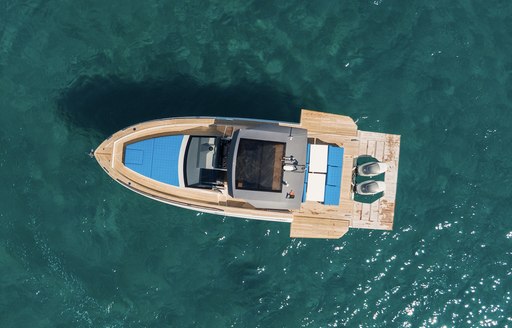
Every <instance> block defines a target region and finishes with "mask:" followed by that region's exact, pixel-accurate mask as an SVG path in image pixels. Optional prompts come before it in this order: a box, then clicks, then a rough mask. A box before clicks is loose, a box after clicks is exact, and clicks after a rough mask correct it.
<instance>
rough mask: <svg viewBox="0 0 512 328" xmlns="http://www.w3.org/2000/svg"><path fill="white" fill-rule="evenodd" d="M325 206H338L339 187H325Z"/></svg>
mask: <svg viewBox="0 0 512 328" xmlns="http://www.w3.org/2000/svg"><path fill="white" fill-rule="evenodd" d="M324 204H325V205H339V204H340V187H339V186H330V185H325V198H324Z"/></svg>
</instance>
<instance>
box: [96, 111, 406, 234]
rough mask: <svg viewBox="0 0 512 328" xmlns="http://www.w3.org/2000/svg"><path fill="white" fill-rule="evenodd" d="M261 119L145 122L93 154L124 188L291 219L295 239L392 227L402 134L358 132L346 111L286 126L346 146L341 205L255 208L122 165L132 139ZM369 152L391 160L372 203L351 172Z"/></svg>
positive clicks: (219, 129)
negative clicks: (359, 196)
mask: <svg viewBox="0 0 512 328" xmlns="http://www.w3.org/2000/svg"><path fill="white" fill-rule="evenodd" d="M251 124H252V125H257V124H261V122H257V121H251V120H245V119H225V118H175V119H164V120H156V121H150V122H145V123H141V124H137V125H134V126H131V127H128V128H126V129H124V130H121V131H119V132H117V133H115V134H114V135H112V136H111V137H109V138H108V139H107V140H105V141H104V142H103V143H102V144H101V145H100V146H99V147H98V148H97V149H96V151H95V153H94V155H95V157H96V159H97V160H98V162H99V163H100V165H101V166H102V167H103V169H104V170H105V171H106V173H107V174H109V175H110V176H111V177H112V178H113V179H115V180H116V181H118V182H119V183H121V184H122V185H124V186H125V187H127V188H129V189H131V190H133V191H135V192H138V193H140V194H142V195H144V196H147V197H149V198H153V199H156V200H159V201H162V202H165V203H168V204H172V205H176V206H180V207H185V208H190V209H195V210H198V211H203V212H207V213H213V214H219V215H226V216H235V217H241V218H251V219H261V220H269V221H281V222H290V223H291V228H290V237H292V238H340V237H341V236H343V235H344V234H345V233H346V232H347V231H348V229H349V228H365V229H384V230H391V229H392V227H393V219H394V208H395V196H396V188H397V177H398V159H399V151H400V136H398V135H392V134H383V133H375V132H366V131H359V130H358V129H357V125H356V124H355V123H354V121H353V120H352V119H351V118H350V117H348V116H342V115H335V114H328V113H322V112H316V111H310V110H304V109H303V110H302V112H301V122H300V124H294V123H279V124H280V125H282V126H290V127H301V128H305V129H307V130H308V142H310V143H318V144H336V145H338V146H340V147H344V149H345V151H344V159H343V169H342V185H341V194H340V204H339V205H338V206H327V205H323V204H320V203H318V202H311V201H307V202H305V203H302V205H301V207H300V209H298V210H293V211H276V210H264V209H256V208H254V207H253V206H251V205H250V204H249V203H247V202H245V201H243V200H241V199H234V198H232V197H230V196H229V195H228V194H227V192H226V190H223V191H220V192H219V191H211V190H202V189H194V188H186V189H185V188H179V187H175V186H171V185H167V184H164V183H161V182H158V181H155V180H152V179H149V178H147V177H144V176H142V175H140V174H137V173H135V172H134V171H131V170H130V169H128V168H126V167H125V166H124V165H123V149H124V145H125V144H126V143H128V142H134V141H137V140H141V139H144V138H147V137H149V136H151V137H156V136H163V135H170V134H193V135H209V136H212V135H217V136H223V135H224V136H226V135H228V136H229V135H231V134H232V133H233V131H234V130H235V128H236V127H237V126H247V125H251ZM363 155H370V156H372V157H375V158H376V159H378V160H379V161H382V162H386V163H387V164H388V170H387V172H386V173H385V179H384V181H385V183H386V192H385V193H384V195H383V196H382V197H381V198H380V199H379V200H377V201H375V202H374V203H372V204H362V203H358V202H355V201H354V200H353V192H352V190H353V186H352V183H353V172H354V167H355V162H356V159H357V158H358V157H359V156H363Z"/></svg>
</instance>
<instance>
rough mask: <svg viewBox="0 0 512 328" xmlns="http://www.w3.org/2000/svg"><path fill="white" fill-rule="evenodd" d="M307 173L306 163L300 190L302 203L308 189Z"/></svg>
mask: <svg viewBox="0 0 512 328" xmlns="http://www.w3.org/2000/svg"><path fill="white" fill-rule="evenodd" d="M308 146H309V145H308ZM308 149H309V147H308ZM308 173H309V167H308V166H307V165H306V169H305V170H304V190H303V191H302V202H303V203H304V202H305V201H306V190H308Z"/></svg>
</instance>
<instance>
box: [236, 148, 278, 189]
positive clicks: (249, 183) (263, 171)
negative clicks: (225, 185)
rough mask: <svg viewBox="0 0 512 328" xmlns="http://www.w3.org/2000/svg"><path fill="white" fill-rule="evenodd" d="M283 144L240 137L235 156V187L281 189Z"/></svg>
mask: <svg viewBox="0 0 512 328" xmlns="http://www.w3.org/2000/svg"><path fill="white" fill-rule="evenodd" d="M284 154H285V144H284V143H280V142H273V141H261V140H252V139H240V142H239V144H238V153H237V158H236V173H235V180H236V182H235V188H237V189H247V190H260V191H279V192H280V191H281V190H282V181H283V166H282V159H283V157H284Z"/></svg>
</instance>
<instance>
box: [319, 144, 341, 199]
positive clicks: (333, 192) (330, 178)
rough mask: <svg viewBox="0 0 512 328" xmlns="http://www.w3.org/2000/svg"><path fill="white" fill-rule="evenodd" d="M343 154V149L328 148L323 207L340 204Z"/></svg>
mask: <svg viewBox="0 0 512 328" xmlns="http://www.w3.org/2000/svg"><path fill="white" fill-rule="evenodd" d="M343 154H344V149H343V148H342V147H336V146H329V151H328V155H327V178H326V179H325V198H324V204H325V205H339V204H340V193H341V190H340V189H341V171H342V168H343Z"/></svg>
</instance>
